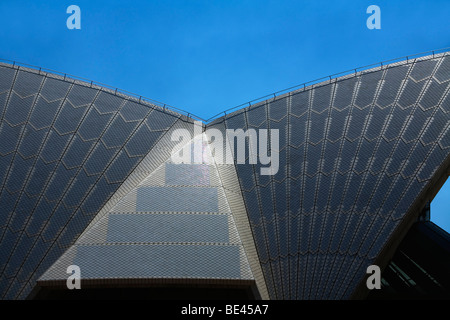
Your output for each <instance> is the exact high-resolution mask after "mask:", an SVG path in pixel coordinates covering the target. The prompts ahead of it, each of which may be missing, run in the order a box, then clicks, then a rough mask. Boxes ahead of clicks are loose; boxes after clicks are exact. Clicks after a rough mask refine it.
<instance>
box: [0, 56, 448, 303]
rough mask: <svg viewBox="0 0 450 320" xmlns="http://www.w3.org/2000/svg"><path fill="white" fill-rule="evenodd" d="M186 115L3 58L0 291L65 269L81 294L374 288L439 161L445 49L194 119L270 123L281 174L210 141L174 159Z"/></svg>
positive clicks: (225, 124)
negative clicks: (75, 269)
mask: <svg viewBox="0 0 450 320" xmlns="http://www.w3.org/2000/svg"><path fill="white" fill-rule="evenodd" d="M195 120H197V119H196V118H195V117H193V116H191V115H190V114H186V113H182V112H178V111H177V110H175V109H171V108H166V107H165V106H160V105H157V104H155V103H152V102H149V101H146V100H143V99H140V98H137V97H134V96H131V95H127V94H124V93H122V92H118V91H117V90H111V89H108V88H105V87H104V86H99V85H96V84H93V83H92V82H91V83H89V82H85V81H79V80H75V79H73V78H70V77H66V76H63V75H59V74H56V73H51V72H46V71H42V70H37V69H34V68H26V67H23V66H20V65H15V64H9V63H1V64H0V297H1V298H2V299H26V298H30V297H33V295H36V294H37V292H39V290H40V289H43V288H50V287H52V288H56V287H58V286H59V287H64V288H65V285H66V279H67V278H68V276H69V274H68V273H67V272H66V270H67V267H68V266H70V265H77V266H79V267H80V269H81V279H82V280H81V283H82V290H80V291H83V288H84V287H83V286H87V287H89V286H90V287H96V286H97V287H98V286H109V287H114V286H115V287H117V286H128V287H130V286H148V287H151V286H155V285H158V286H164V285H169V284H170V285H184V286H189V285H203V286H218V287H221V286H222V287H253V288H254V289H253V292H254V297H256V298H262V299H351V298H360V297H365V296H367V290H366V289H367V288H366V287H365V281H366V278H367V273H366V270H367V267H368V266H369V265H373V264H377V265H380V267H386V266H387V264H388V263H389V261H390V259H391V258H392V256H393V255H394V253H395V250H396V249H397V247H398V246H399V244H400V242H401V240H402V239H403V238H404V237H405V235H406V234H407V232H408V231H409V230H410V228H411V226H412V225H413V224H414V223H415V222H416V221H417V220H418V218H419V216H420V215H421V214H422V212H423V210H424V208H426V206H427V204H428V203H429V201H431V200H432V199H433V197H434V195H435V194H436V193H437V191H438V190H439V188H440V187H441V186H442V184H443V183H444V181H445V180H446V178H447V177H448V175H449V170H450V53H449V52H443V53H439V54H435V53H433V54H431V55H427V56H423V57H416V58H413V59H405V60H401V61H397V62H395V63H391V64H381V65H379V66H377V67H374V68H370V69H366V70H360V71H358V70H355V72H353V73H348V74H345V75H343V76H340V77H337V78H331V77H330V78H329V79H328V80H325V81H322V82H319V83H314V84H313V85H310V86H304V87H300V88H298V89H296V90H293V91H290V92H287V93H283V94H280V95H278V96H273V97H270V98H268V99H267V100H264V101H259V102H257V103H255V104H253V105H250V106H247V107H244V108H241V109H238V110H235V111H233V112H231V113H227V114H223V115H222V116H220V117H216V118H215V119H213V120H211V121H209V122H206V123H203V124H202V125H201V127H200V131H201V132H202V133H201V135H202V136H203V137H204V138H205V139H204V141H210V137H209V136H208V131H209V130H208V129H217V130H218V131H219V132H223V133H224V135H225V132H226V130H227V129H244V130H249V129H256V130H258V129H278V130H279V148H278V149H279V150H278V152H277V156H278V158H279V170H278V171H277V172H276V174H273V175H262V174H261V173H260V169H261V168H262V167H265V165H264V164H261V163H249V161H248V157H249V155H247V161H246V163H245V164H241V163H237V162H236V161H235V163H234V164H233V163H232V164H230V163H219V162H217V161H215V160H214V159H215V158H214V155H212V150H211V147H210V144H209V143H208V142H205V143H202V145H201V148H197V149H196V151H194V153H193V155H194V156H195V152H197V153H198V152H200V155H198V156H200V158H201V159H202V161H200V162H197V163H184V164H179V163H174V161H173V159H172V158H171V155H172V153H173V152H174V148H175V146H176V145H177V144H178V141H173V139H172V133H173V132H174V131H175V130H177V129H185V132H189V133H190V137H188V140H189V139H190V138H191V137H194V133H195V131H196V127H195V126H196V125H198V122H195ZM246 143H247V146H248V141H246ZM188 144H189V146H188V148H191V149H194V148H193V144H194V141H189V142H188ZM272 151H273V150H272ZM273 152H276V151H273ZM235 160H236V159H235ZM448 285H450V284H448ZM444 286H445V284H444ZM447 288H448V287H447Z"/></svg>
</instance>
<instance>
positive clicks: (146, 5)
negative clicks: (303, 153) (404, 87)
mask: <svg viewBox="0 0 450 320" xmlns="http://www.w3.org/2000/svg"><path fill="white" fill-rule="evenodd" d="M72 4H75V5H78V6H79V7H80V9H81V30H69V29H68V28H67V27H66V20H67V18H68V17H69V14H67V13H66V9H67V7H68V6H69V5H72ZM372 4H375V5H378V6H379V7H380V9H381V29H380V30H369V29H368V28H367V27H366V20H367V18H368V17H369V14H367V13H366V9H367V7H368V6H369V5H372ZM449 12H450V1H448V0H434V1H426V0H420V1H419V0H412V1H395V0H389V1H380V0H371V1H365V0H354V1H344V0H340V1H321V0H314V1H313V0H311V1H298V0H297V1H283V0H276V1H275V0H274V1H266V0H239V1H238V0H220V1H219V0H184V1H181V0H175V1H172V0H158V1H114V0H108V1H103V0H102V1H92V0H90V1H85V0H71V1H62V0H53V1H38V0H33V1H21V0H2V1H1V2H0V13H1V18H0V43H1V45H0V58H3V59H11V60H16V61H20V62H24V63H28V64H31V65H37V66H42V67H45V68H49V69H54V70H58V71H62V72H65V73H68V74H74V75H77V76H80V77H84V78H88V79H92V80H95V81H97V82H101V83H105V84H108V85H111V86H113V87H118V88H121V89H124V90H127V91H131V92H134V93H137V94H139V95H142V96H145V97H148V98H152V99H155V100H158V101H162V102H164V103H167V104H169V105H172V106H175V107H178V108H181V109H184V110H187V111H189V112H192V113H194V114H196V115H198V116H201V117H203V118H209V117H211V116H213V115H215V114H217V113H219V112H221V111H223V110H225V109H228V108H231V107H234V106H237V105H240V104H242V103H245V102H246V101H250V100H253V99H256V98H259V97H261V96H264V95H266V94H270V93H272V92H275V91H278V90H282V89H285V88H288V87H292V86H294V85H297V84H300V83H303V82H306V81H309V80H314V79H316V78H320V77H323V76H327V75H329V74H334V73H338V72H341V71H345V70H348V69H352V68H355V67H359V66H364V65H368V64H372V63H376V62H379V61H383V60H388V59H393V58H397V57H402V56H405V55H410V54H414V53H419V52H424V51H429V50H434V49H440V48H444V47H450V24H449V23H448V21H449V16H448V15H449ZM445 192H447V198H446V199H449V196H450V195H449V192H450V186H448V187H447V188H446V191H445ZM441 197H442V196H441ZM446 199H445V198H444V200H443V201H440V202H444V204H440V202H439V201H437V200H436V201H434V202H433V203H432V213H431V214H432V220H434V221H436V223H438V224H439V225H441V226H443V227H444V228H445V229H446V230H447V231H450V213H446V214H439V213H438V212H443V211H445V210H446V209H447V208H448V201H447V204H445V200H446ZM447 211H448V210H447ZM439 217H442V218H439Z"/></svg>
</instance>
